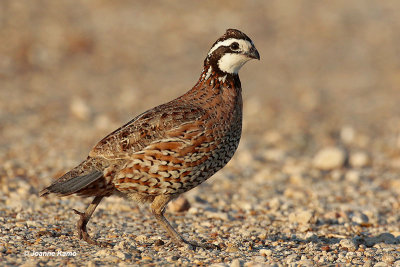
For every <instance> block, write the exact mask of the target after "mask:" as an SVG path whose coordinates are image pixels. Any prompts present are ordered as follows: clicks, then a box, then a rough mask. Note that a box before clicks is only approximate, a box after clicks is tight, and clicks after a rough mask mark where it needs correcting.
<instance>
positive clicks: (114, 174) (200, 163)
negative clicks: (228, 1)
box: [40, 29, 260, 248]
mask: <svg viewBox="0 0 400 267" xmlns="http://www.w3.org/2000/svg"><path fill="white" fill-rule="evenodd" d="M250 59H260V55H259V53H258V51H257V49H256V48H255V46H254V44H253V42H252V41H251V40H250V38H249V37H248V36H247V35H246V34H244V33H242V32H241V31H239V30H235V29H228V30H227V31H226V33H225V34H224V35H223V36H222V37H220V38H219V39H218V40H217V41H216V42H215V43H214V44H213V46H212V47H211V49H210V51H209V52H208V54H207V57H206V59H205V60H204V68H203V71H202V73H201V75H200V78H199V80H198V82H197V83H196V84H195V86H194V87H193V88H192V89H191V90H189V91H188V92H187V93H185V94H184V95H182V96H180V97H178V98H177V99H174V100H172V101H170V102H168V103H166V104H163V105H160V106H157V107H155V108H152V109H150V110H148V111H146V112H144V113H142V114H140V115H139V116H137V117H136V118H134V119H133V120H131V121H130V122H128V123H127V124H125V125H124V126H122V127H121V128H119V129H117V130H115V131H114V132H112V133H111V134H109V135H107V136H106V137H105V138H104V139H103V140H101V141H100V142H99V143H98V144H97V145H96V146H95V147H94V148H93V149H92V150H91V151H90V153H89V156H88V157H87V159H86V160H84V161H83V162H82V163H81V164H79V165H78V166H77V167H75V168H73V169H72V170H71V171H69V172H67V173H66V174H64V175H63V176H62V177H60V178H59V179H57V180H56V181H54V182H53V183H52V184H51V185H50V186H48V187H46V188H45V189H43V190H42V191H41V192H40V196H44V195H47V194H49V193H56V194H58V195H59V196H67V195H71V194H77V195H80V196H84V197H90V196H94V197H95V198H94V200H93V201H92V203H91V204H90V205H89V206H88V208H87V210H86V211H85V212H84V213H83V212H78V211H76V210H74V211H75V212H76V213H77V214H79V215H80V220H79V221H78V225H77V228H78V234H79V238H80V239H83V240H85V241H86V242H88V243H90V244H96V245H104V243H100V242H97V241H94V240H93V239H91V238H90V236H89V234H88V233H87V230H86V225H87V223H88V222H89V219H90V217H91V216H92V214H93V212H94V210H95V209H96V207H97V205H98V204H99V203H100V201H101V200H102V199H103V197H108V196H110V195H113V194H117V195H122V196H124V197H127V198H129V199H132V200H135V201H137V202H140V203H149V204H150V210H151V212H152V214H153V215H154V216H155V217H156V219H157V221H158V222H159V223H160V224H161V225H162V226H163V227H164V228H165V230H167V232H168V233H169V235H170V236H171V238H172V240H173V241H174V243H175V244H176V245H179V246H180V245H185V244H187V245H192V246H194V247H196V246H200V247H205V248H209V247H213V245H209V244H194V243H191V242H188V241H186V240H185V239H183V238H182V236H181V235H179V234H178V233H177V232H176V231H175V230H174V228H173V227H172V226H171V225H170V224H169V222H168V221H167V219H166V218H165V217H164V209H165V206H166V205H167V204H168V202H169V201H171V200H172V199H174V198H176V197H177V196H178V195H180V194H182V193H184V192H186V191H188V190H190V189H192V188H194V187H196V186H197V185H199V184H201V183H202V182H204V181H205V180H207V179H208V178H210V177H211V176H212V175H213V174H214V173H216V172H217V171H218V170H220V169H221V168H222V167H224V166H225V165H226V163H227V162H228V161H229V160H230V159H231V158H232V156H233V154H234V153H235V151H236V148H237V147H238V144H239V140H240V136H241V131H242V95H241V90H242V88H241V84H240V80H239V76H238V72H239V69H240V68H241V67H242V66H243V65H244V64H245V63H246V62H247V61H249V60H250Z"/></svg>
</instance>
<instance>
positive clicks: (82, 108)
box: [70, 98, 90, 120]
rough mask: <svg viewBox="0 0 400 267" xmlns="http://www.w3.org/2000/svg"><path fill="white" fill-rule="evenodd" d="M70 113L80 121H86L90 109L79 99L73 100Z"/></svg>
mask: <svg viewBox="0 0 400 267" xmlns="http://www.w3.org/2000/svg"><path fill="white" fill-rule="evenodd" d="M70 110H71V113H72V114H73V115H74V116H75V117H77V118H78V119H81V120H87V119H88V118H89V116H90V108H89V106H88V105H87V104H86V103H85V101H83V100H82V99H81V98H75V99H73V100H72V102H71V105H70Z"/></svg>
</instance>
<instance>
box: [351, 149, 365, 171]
mask: <svg viewBox="0 0 400 267" xmlns="http://www.w3.org/2000/svg"><path fill="white" fill-rule="evenodd" d="M369 162H370V159H369V156H368V154H367V153H364V152H354V153H351V154H350V158H349V163H350V166H352V167H353V168H362V167H365V166H368V165H369Z"/></svg>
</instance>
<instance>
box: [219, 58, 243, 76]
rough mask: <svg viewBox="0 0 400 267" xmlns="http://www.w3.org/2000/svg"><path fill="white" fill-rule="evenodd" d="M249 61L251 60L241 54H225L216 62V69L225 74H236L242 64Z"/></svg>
mask: <svg viewBox="0 0 400 267" xmlns="http://www.w3.org/2000/svg"><path fill="white" fill-rule="evenodd" d="M250 59H251V58H249V57H246V56H245V55H241V54H234V53H229V54H225V55H223V56H222V57H221V58H220V59H219V60H218V68H219V69H220V70H221V71H223V72H226V73H235V74H237V73H238V72H239V70H240V68H241V67H242V66H243V65H244V63H246V62H247V61H249V60H250Z"/></svg>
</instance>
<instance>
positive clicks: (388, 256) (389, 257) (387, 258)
mask: <svg viewBox="0 0 400 267" xmlns="http://www.w3.org/2000/svg"><path fill="white" fill-rule="evenodd" d="M395 260H396V258H395V257H394V256H393V255H392V254H389V253H384V254H383V255H382V261H384V262H386V263H387V264H393V262H394V261H395Z"/></svg>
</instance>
